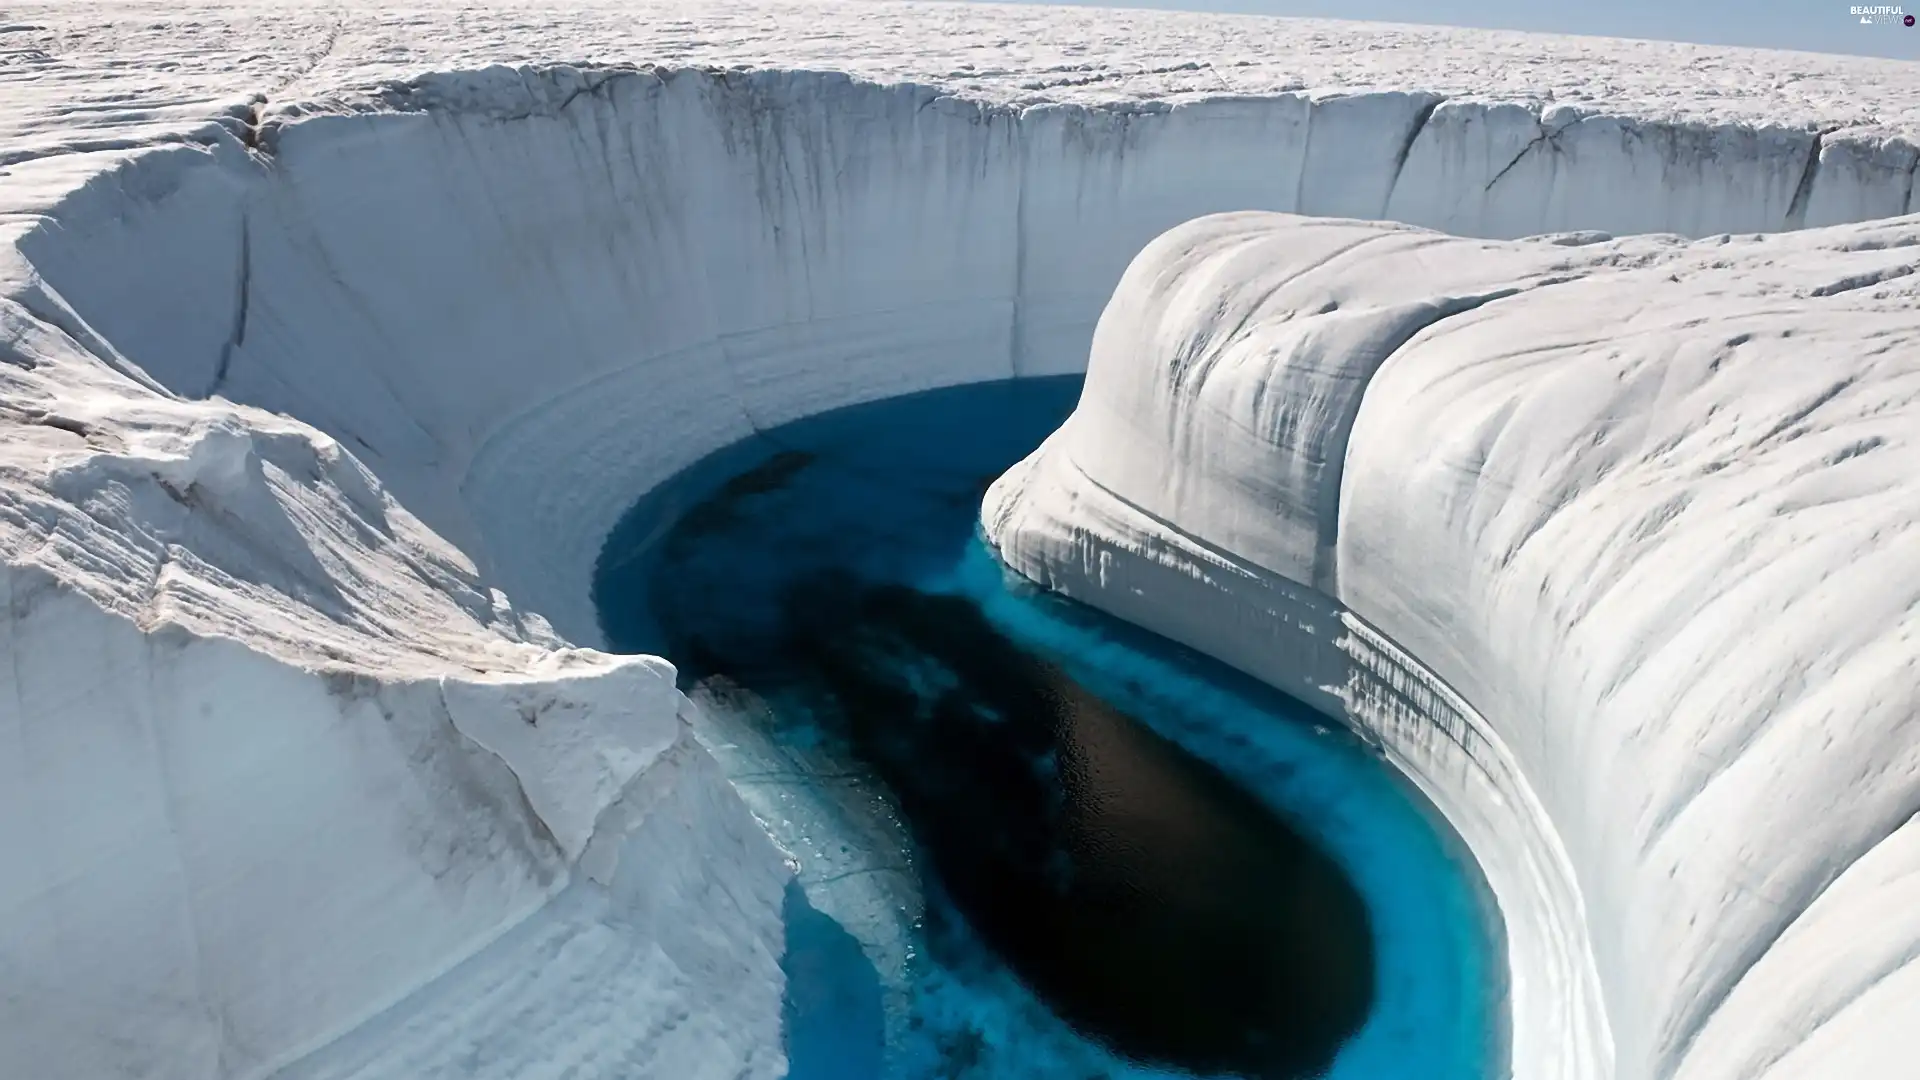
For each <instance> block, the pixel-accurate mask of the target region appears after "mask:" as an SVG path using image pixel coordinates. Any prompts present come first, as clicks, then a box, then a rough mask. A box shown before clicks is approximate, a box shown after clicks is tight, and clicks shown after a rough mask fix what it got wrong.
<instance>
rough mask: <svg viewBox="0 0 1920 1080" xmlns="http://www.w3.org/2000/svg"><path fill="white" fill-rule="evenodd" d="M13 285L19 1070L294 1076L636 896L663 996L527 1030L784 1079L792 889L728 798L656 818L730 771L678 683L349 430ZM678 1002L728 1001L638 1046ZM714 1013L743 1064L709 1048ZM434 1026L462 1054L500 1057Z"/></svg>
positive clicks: (11, 533) (2, 727) (0, 366)
mask: <svg viewBox="0 0 1920 1080" xmlns="http://www.w3.org/2000/svg"><path fill="white" fill-rule="evenodd" d="M12 280H14V281H16V282H19V283H21V285H22V288H20V289H19V291H18V292H17V294H16V295H17V296H18V297H19V299H18V300H11V299H10V300H3V301H0V342H3V343H4V344H0V424H4V432H5V437H4V438H0V478H4V483H0V612H3V613H4V618H3V619H0V654H3V655H5V657H6V658H7V662H6V663H4V664H0V971H3V972H5V977H4V980H3V982H4V986H5V990H4V993H3V994H0V996H3V997H4V1000H5V1002H6V1006H5V1009H4V1010H3V1011H0V1061H4V1062H6V1068H5V1070H4V1071H6V1072H7V1073H8V1075H21V1076H34V1077H46V1078H50V1080H51V1078H61V1080H65V1078H73V1080H112V1078H119V1077H155V1078H174V1077H179V1078H193V1080H208V1078H213V1077H255V1076H261V1075H265V1074H269V1073H272V1072H274V1071H275V1070H276V1069H277V1068H278V1067H279V1066H281V1065H284V1064H286V1063H287V1062H289V1061H291V1060H293V1059H295V1058H297V1057H299V1056H300V1055H302V1054H303V1053H305V1052H306V1051H308V1050H311V1049H313V1048H315V1047H317V1046H320V1045H322V1044H324V1043H326V1042H327V1041H329V1040H331V1039H332V1038H334V1037H336V1036H338V1035H341V1034H342V1033H344V1032H346V1031H348V1030H350V1029H352V1028H353V1027H354V1026H355V1025H357V1024H359V1023H360V1022H361V1021H363V1020H366V1019H367V1018H369V1017H372V1016H374V1015H376V1014H378V1013H379V1012H381V1011H382V1010H383V1009H385V1008H387V1007H388V1006H390V1005H393V1004H395V1003H396V1002H398V1001H400V1000H401V999H402V998H404V997H406V996H407V995H408V994H409V993H411V992H413V991H414V990H416V989H418V988H420V987H422V986H424V985H426V984H428V983H430V982H432V981H433V980H434V979H436V978H437V977H439V976H441V975H442V974H443V973H444V972H446V971H447V970H448V969H449V968H450V967H452V966H453V965H455V964H457V963H459V962H460V961H461V960H462V959H464V958H466V957H468V956H471V955H473V954H475V953H476V952H480V951H483V950H485V949H487V948H488V947H489V945H490V943H492V942H493V941H494V940H495V939H496V938H498V937H499V936H500V935H501V934H502V933H503V932H505V931H507V930H509V929H512V928H514V927H516V926H517V925H519V924H522V923H523V922H524V921H527V920H529V919H538V918H539V917H540V916H538V915H537V914H536V913H538V912H541V911H542V910H543V909H544V908H545V907H546V906H547V905H548V904H549V902H550V900H552V898H553V897H555V896H556V894H559V893H561V892H562V890H564V889H568V888H570V887H571V889H572V891H573V892H575V893H578V892H582V891H585V892H589V893H594V894H599V895H611V896H612V897H614V898H615V899H616V901H618V902H615V903H612V908H613V910H614V913H615V915H617V920H616V921H612V922H608V921H606V920H603V921H601V922H600V923H597V924H595V925H596V926H597V927H598V930H599V932H600V933H602V935H603V936H605V937H608V938H611V939H613V940H612V944H614V945H624V946H625V947H627V948H628V949H629V950H633V951H638V952H640V953H642V955H643V957H645V958H649V959H651V960H652V963H651V966H649V967H646V968H643V969H636V970H643V971H644V972H645V976H644V978H642V977H639V976H636V975H634V974H632V973H631V972H629V973H627V976H626V982H625V984H624V986H625V988H626V989H627V990H629V991H635V990H636V986H638V985H639V984H645V985H644V986H643V987H641V988H642V989H646V990H649V991H650V992H651V995H652V996H651V997H647V996H644V995H641V994H639V993H637V992H635V993H634V996H633V997H632V998H631V999H630V1001H629V1002H628V1003H627V1004H626V1006H625V1008H626V1010H627V1011H626V1012H620V1011H618V1008H616V1009H615V1011H614V1012H613V1013H612V1014H611V1015H610V1014H609V1013H608V1012H607V1011H606V1010H604V1009H603V1010H602V1011H601V1012H600V1013H597V1014H595V1013H585V1012H579V1010H578V1006H579V1005H580V1004H581V1001H580V998H581V997H582V994H583V990H582V989H581V987H582V986H584V987H585V990H584V993H585V994H586V995H587V996H588V998H589V1000H591V995H592V993H593V984H576V985H575V986H574V987H572V988H571V992H569V989H570V988H569V987H568V986H567V985H564V984H563V985H561V986H559V987H543V988H542V989H543V990H545V991H546V995H547V997H548V1000H547V1001H546V1002H545V1004H546V1006H547V1009H548V1010H549V1011H548V1012H547V1013H541V1012H539V1011H537V1010H531V1009H530V1010H525V1011H523V1012H522V1014H521V1015H519V1016H517V1017H515V1023H516V1024H517V1025H518V1027H517V1028H516V1031H517V1032H518V1033H519V1034H520V1035H521V1036H522V1038H523V1040H524V1041H525V1042H531V1043H536V1044H542V1043H543V1040H544V1044H543V1045H541V1046H540V1060H541V1061H543V1062H545V1063H548V1064H553V1063H556V1062H557V1063H560V1064H563V1065H564V1064H565V1063H567V1062H568V1061H569V1060H570V1059H575V1058H580V1057H582V1055H583V1054H584V1053H586V1052H587V1051H593V1052H604V1050H605V1049H606V1046H605V1041H604V1040H603V1041H602V1043H601V1044H597V1045H596V1044H581V1043H569V1042H568V1041H567V1040H566V1039H565V1038H564V1036H565V1035H566V1034H567V1032H568V1031H569V1030H570V1029H569V1026H568V1025H569V1021H570V1020H571V1021H572V1022H573V1023H574V1024H576V1025H577V1024H580V1023H590V1022H591V1023H598V1022H610V1021H612V1022H617V1021H618V1020H620V1019H622V1018H625V1019H630V1020H635V1021H637V1023H636V1024H635V1028H636V1030H637V1031H641V1032H646V1034H645V1035H644V1036H640V1035H635V1036H632V1038H633V1039H634V1041H636V1042H638V1043H642V1044H644V1045H643V1047H642V1049H644V1050H646V1051H647V1052H648V1053H649V1054H650V1055H651V1060H654V1061H656V1062H658V1063H660V1065H661V1067H662V1068H663V1069H666V1070H668V1071H671V1072H673V1073H674V1074H675V1075H685V1076H707V1075H713V1076H728V1077H732V1076H735V1075H750V1076H764V1077H772V1076H778V1075H781V1074H782V1072H783V1071H784V1070H783V1068H782V1063H781V1060H780V1056H779V1055H780V1050H779V1047H780V1042H779V1016H780V1008H781V991H782V985H783V981H782V978H781V976H780V972H779V967H778V958H779V955H780V951H781V940H780V932H781V926H780V919H779V914H778V913H779V907H780V903H781V898H782V890H783V887H784V884H785V882H786V880H787V879H788V877H789V871H788V867H787V865H786V860H785V858H784V856H783V855H782V853H780V852H779V851H777V850H775V849H774V847H773V845H772V844H771V843H770V842H769V841H768V840H767V838H766V836H765V835H764V833H762V832H760V831H759V830H758V829H757V827H751V828H748V829H745V830H743V828H742V826H741V821H743V820H744V821H745V822H746V823H747V824H748V825H749V826H751V825H752V822H751V818H750V817H749V816H748V815H747V813H746V810H745V808H744V806H743V805H742V804H741V803H740V802H739V800H738V799H737V797H734V796H733V795H732V792H731V789H730V788H727V787H726V786H725V785H724V784H722V783H720V782H719V781H718V780H717V779H715V778H713V777H711V776H706V777H704V778H702V779H701V780H700V783H701V784H702V785H704V787H705V788H706V789H707V790H708V791H709V792H712V793H715V794H710V795H709V796H708V797H707V798H704V799H699V798H695V799H691V800H683V802H685V803H686V805H685V806H682V805H676V804H674V803H673V802H672V801H671V800H663V799H661V798H660V797H659V796H658V795H657V791H658V790H659V789H660V788H661V787H662V786H663V785H665V784H667V783H668V781H669V779H670V778H671V777H674V776H677V775H679V774H680V773H681V772H682V771H684V769H683V759H685V758H686V757H687V756H688V755H689V754H693V755H696V756H699V757H704V754H702V753H700V752H698V751H697V748H691V747H690V745H689V744H688V742H687V738H686V730H687V727H686V724H685V723H684V722H683V717H682V715H681V711H682V709H683V708H684V707H685V705H686V702H685V699H684V698H682V697H681V696H680V694H679V693H678V692H677V691H676V690H675V689H674V685H673V672H672V669H671V668H670V667H669V666H668V665H667V664H666V663H665V662H663V661H660V660H658V659H655V658H651V657H612V656H607V655H604V654H601V653H595V652H590V651H586V650H579V649H573V648H569V647H567V646H566V645H565V643H564V642H561V641H560V640H559V639H557V638H555V637H554V636H553V635H552V633H551V632H550V631H549V630H547V629H546V627H545V624H544V623H542V622H541V621H540V620H539V619H538V617H537V616H523V615H521V614H520V613H518V612H516V611H514V610H513V608H512V607H511V606H510V605H509V604H508V603H507V601H506V598H505V596H504V595H503V594H502V593H500V592H499V590H497V589H494V588H492V587H490V586H489V584H488V583H487V582H486V581H485V579H484V578H483V577H481V576H480V575H479V574H478V573H476V571H475V570H474V568H473V565H472V563H471V562H470V561H469V560H468V559H466V557H465V556H463V555H462V554H461V553H460V552H459V551H457V550H455V549H454V548H452V547H450V546H449V545H447V544H446V543H445V541H443V540H442V539H441V538H439V537H437V536H435V535H434V534H433V533H431V532H430V531H428V530H427V529H426V528H425V527H424V526H422V525H421V524H420V522H419V521H418V520H417V519H415V518H414V517H413V515H412V514H411V513H409V512H408V511H407V510H406V509H405V508H404V507H402V506H400V505H399V504H397V503H395V502H394V501H393V499H392V498H391V497H390V496H389V495H388V494H387V492H386V491H385V490H384V489H383V487H382V486H381V484H380V483H379V481H378V480H377V479H376V478H375V477H374V476H373V475H372V474H371V473H369V472H368V471H367V470H366V469H365V468H364V467H363V466H362V465H361V464H360V463H359V462H358V461H356V460H355V459H354V458H353V457H352V456H351V455H349V454H347V453H345V452H343V451H342V450H341V448H340V447H339V445H338V444H337V443H335V442H334V441H333V440H332V439H330V438H328V437H327V436H325V435H322V434H320V433H318V432H316V431H314V430H313V429H312V428H310V427H306V426H305V425H302V424H299V423H297V422H295V421H292V420H289V419H287V418H284V417H277V416H273V415H271V414H267V413H262V412H259V411H258V410H254V409H249V408H242V407H235V406H232V405H230V404H228V403H226V402H205V403H201V402H188V401H182V400H179V399H177V398H172V397H169V396H167V395H164V394H161V393H156V392H155V391H154V390H152V389H150V388H148V387H146V386H143V385H142V384H141V382H140V381H139V380H137V379H135V378H129V377H128V376H127V375H125V374H123V373H121V372H119V371H116V370H114V367H113V366H112V365H111V364H109V363H103V362H102V358H103V357H106V358H109V359H111V358H112V356H113V354H112V353H111V351H110V349H109V348H108V347H107V346H105V345H104V343H101V342H100V341H99V339H98V338H97V337H95V336H94V335H93V334H92V333H91V332H89V331H88V330H87V329H86V328H85V326H84V324H83V323H81V322H80V321H79V320H78V319H77V318H75V317H74V316H73V315H72V314H71V312H70V311H67V310H66V309H64V306H63V305H62V304H61V303H60V302H59V301H58V299H57V298H55V297H54V296H53V295H52V294H51V293H50V292H48V291H47V290H46V289H45V287H44V285H43V284H41V283H39V282H37V281H35V280H34V279H33V278H32V276H31V275H30V274H18V275H17V276H15V277H14V278H13V279H12ZM33 311H40V312H44V313H46V315H47V316H48V318H46V319H44V320H43V319H42V318H39V317H36V316H35V315H33V314H31V312H33ZM60 325H65V326H66V327H68V328H69V329H70V330H71V333H69V332H68V331H66V330H61V329H59V328H58V327H59V326H60ZM76 338H77V340H76ZM81 341H91V342H94V343H95V349H96V350H97V351H94V352H89V351H87V350H85V349H83V348H82V347H81V345H80V342H81ZM694 775H695V776H699V775H700V774H698V773H697V772H696V773H695V774H694ZM693 784H694V781H692V780H688V781H686V782H684V783H682V784H681V785H680V786H682V787H687V786H690V785H693ZM729 815H731V816H729ZM663 832H664V833H666V834H667V840H668V841H671V842H663V840H662V837H661V834H662V833H663ZM716 853H719V854H722V855H723V856H724V857H721V858H718V859H717V860H716V861H715V863H714V864H713V865H709V862H708V860H709V859H710V858H713V857H714V856H715V855H716ZM636 879H637V881H636ZM715 888H719V889H721V890H722V891H723V892H724V893H725V895H726V897H727V900H728V902H727V903H724V904H717V903H714V902H713V900H712V898H711V896H710V895H709V894H710V893H711V892H712V891H713V890H714V889H715ZM683 935H684V936H686V937H687V938H688V940H699V941H705V942H708V943H709V944H710V946H711V947H713V948H714V949H716V950H718V951H722V952H724V953H726V954H727V960H726V962H725V963H721V964H715V963H712V962H711V961H710V960H707V959H706V958H703V957H694V958H692V959H693V960H697V961H701V963H699V964H698V965H694V964H692V963H688V964H686V965H683V964H682V963H681V961H683V960H685V959H686V958H685V957H683V956H682V955H680V954H679V953H677V952H676V951H675V950H674V949H672V948H671V947H667V948H664V949H663V947H662V939H663V937H673V938H678V937H681V936H683ZM604 945H605V943H603V947H604ZM649 950H651V951H652V955H651V956H650V957H649V956H647V954H648V951H649ZM546 960H547V964H546V966H547V967H548V968H551V967H553V966H555V961H554V958H553V957H551V956H549V957H547V958H546ZM516 985H517V984H516V983H515V982H514V981H513V980H512V979H504V978H503V979H499V980H496V981H494V982H492V983H490V984H489V987H488V989H489V990H490V991H491V992H492V994H493V997H494V998H496V999H497V998H499V997H500V996H501V995H502V993H503V991H501V989H500V988H501V987H513V986H516ZM475 996H476V997H478V996H482V995H477V994H476V995H475ZM676 999H680V1000H683V1001H687V1002H710V1003H711V1004H712V1006H713V1007H712V1008H711V1009H710V1010H709V1012H708V1013H707V1015H706V1018H705V1019H703V1020H702V1021H701V1022H700V1024H699V1025H693V1026H679V1027H680V1030H679V1031H678V1032H676V1031H675V1030H673V1026H669V1027H668V1028H666V1029H664V1030H663V1029H661V1028H659V1027H658V1026H655V1027H653V1028H651V1029H649V1028H648V1027H647V1026H646V1024H647V1023H649V1022H651V1021H653V1020H656V1019H658V1018H659V1016H661V1015H670V1014H671V1012H672V1010H673V1009H674V1008H675V1007H677V1006H676V1005H675V1004H674V1001H675V1000H676ZM715 999H717V1000H715ZM568 1010H573V1011H575V1012H578V1014H579V1018H578V1019H575V1018H571V1017H569V1016H567V1015H565V1014H566V1012H567V1011H568ZM555 1013H559V1014H560V1015H554V1014H555ZM707 1024H713V1025H717V1026H718V1027H720V1028H721V1029H722V1031H723V1034H724V1035H725V1036H726V1037H725V1038H721V1039H713V1038H707V1039H704V1040H703V1041H701V1042H700V1043H699V1044H697V1045H690V1044H689V1043H688V1035H689V1033H690V1032H693V1031H696V1030H698V1029H699V1028H702V1027H704V1026H705V1025H707ZM676 1026H678V1025H676ZM435 1035H436V1037H435V1038H434V1039H433V1041H432V1050H433V1052H435V1053H439V1054H442V1055H447V1054H458V1053H461V1052H466V1051H470V1050H471V1047H472V1045H473V1033H472V1032H468V1033H466V1036H465V1037H464V1038H462V1037H450V1036H447V1035H446V1034H445V1032H444V1031H443V1030H442V1031H437V1032H435ZM389 1049H391V1047H389ZM676 1055H678V1057H677V1058H676ZM487 1056H488V1057H489V1059H490V1060H496V1061H504V1062H506V1063H509V1064H510V1063H511V1062H512V1060H513V1059H512V1058H511V1057H510V1056H509V1055H506V1054H504V1053H503V1052H502V1051H501V1049H500V1048H499V1047H492V1048H490V1049H489V1053H488V1055H487ZM401 1060H404V1061H407V1062H411V1063H412V1064H413V1065H416V1066H419V1065H421V1064H422V1063H423V1062H424V1061H426V1060H427V1059H426V1058H425V1057H423V1056H422V1055H421V1054H418V1053H416V1054H412V1055H410V1056H407V1057H405V1058H403V1059H401ZM462 1071H463V1072H464V1073H465V1074H466V1075H479V1074H477V1073H474V1072H472V1071H471V1070H470V1069H466V1068H464V1067H463V1069H462ZM328 1075H330V1076H341V1075H349V1074H344V1073H338V1072H335V1073H329V1074H328ZM508 1075H525V1074H524V1073H523V1072H522V1073H509V1074H508Z"/></svg>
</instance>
